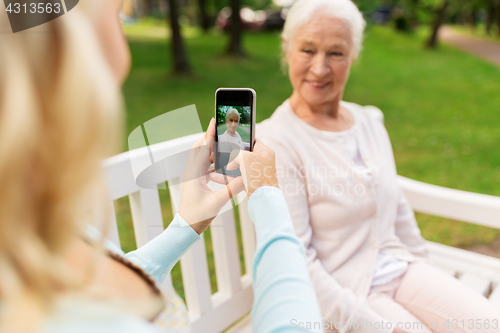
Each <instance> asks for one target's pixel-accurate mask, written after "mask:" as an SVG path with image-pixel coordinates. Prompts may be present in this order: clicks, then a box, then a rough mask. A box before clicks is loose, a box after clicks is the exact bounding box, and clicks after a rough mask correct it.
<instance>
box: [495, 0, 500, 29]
mask: <svg viewBox="0 0 500 333" xmlns="http://www.w3.org/2000/svg"><path fill="white" fill-rule="evenodd" d="M496 16H497V29H498V37H500V0H497V15H496Z"/></svg>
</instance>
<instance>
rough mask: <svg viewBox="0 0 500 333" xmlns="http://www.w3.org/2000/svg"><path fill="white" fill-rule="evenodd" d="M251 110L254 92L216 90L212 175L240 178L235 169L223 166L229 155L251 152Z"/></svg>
mask: <svg viewBox="0 0 500 333" xmlns="http://www.w3.org/2000/svg"><path fill="white" fill-rule="evenodd" d="M253 107H254V93H253V91H252V90H250V89H239V90H238V89H219V90H218V91H217V92H216V106H215V115H216V117H215V118H216V122H217V138H216V140H217V156H216V159H215V171H216V172H219V173H222V174H225V175H228V176H239V175H241V173H240V171H239V169H235V170H227V169H226V167H227V164H228V162H229V159H230V156H231V153H233V156H235V153H237V151H239V150H244V151H251V150H252V149H251V144H252V142H253V133H252V131H253V126H252V123H253V121H254V120H253V117H254V114H253V112H254V111H253ZM235 150H236V151H235Z"/></svg>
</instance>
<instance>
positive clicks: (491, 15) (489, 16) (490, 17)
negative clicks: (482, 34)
mask: <svg viewBox="0 0 500 333" xmlns="http://www.w3.org/2000/svg"><path fill="white" fill-rule="evenodd" d="M494 20H495V0H489V1H488V8H486V33H487V34H488V35H490V34H491V26H492V25H493V21H494Z"/></svg>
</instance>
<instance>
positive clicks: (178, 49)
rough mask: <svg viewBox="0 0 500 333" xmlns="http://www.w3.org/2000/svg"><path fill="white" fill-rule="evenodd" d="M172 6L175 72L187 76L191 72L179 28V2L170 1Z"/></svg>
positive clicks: (171, 21) (171, 23)
mask: <svg viewBox="0 0 500 333" xmlns="http://www.w3.org/2000/svg"><path fill="white" fill-rule="evenodd" d="M168 3H169V6H170V27H171V29H172V37H171V40H172V59H173V61H174V65H173V72H174V73H175V74H185V73H190V72H191V67H190V66H189V61H188V58H187V53H186V50H185V48H184V41H183V40H182V35H181V28H180V26H179V8H178V7H177V0H168Z"/></svg>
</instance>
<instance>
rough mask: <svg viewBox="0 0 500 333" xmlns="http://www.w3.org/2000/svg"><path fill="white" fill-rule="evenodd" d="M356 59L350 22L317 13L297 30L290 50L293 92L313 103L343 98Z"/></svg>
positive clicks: (321, 103) (305, 100) (290, 75)
mask: <svg viewBox="0 0 500 333" xmlns="http://www.w3.org/2000/svg"><path fill="white" fill-rule="evenodd" d="M353 59H354V55H353V42H352V38H351V30H350V27H349V25H348V24H347V23H345V21H343V20H341V19H337V18H331V17H327V16H324V15H321V14H317V15H315V16H314V17H313V18H312V20H311V21H310V22H308V23H306V24H304V25H303V26H302V27H300V28H299V29H298V30H297V32H296V34H295V36H294V38H293V40H292V42H291V45H290V49H289V50H288V52H287V61H288V66H289V71H288V74H289V78H290V82H291V84H292V86H293V90H294V94H295V95H297V96H296V97H298V98H300V99H301V100H302V101H303V102H306V103H307V104H308V105H309V106H311V107H314V106H316V105H323V104H326V103H331V102H333V101H334V100H336V99H337V98H339V95H340V98H341V97H342V96H341V95H342V93H343V91H344V87H345V84H346V83H347V79H348V78H349V71H350V68H351V64H352V62H353Z"/></svg>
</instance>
